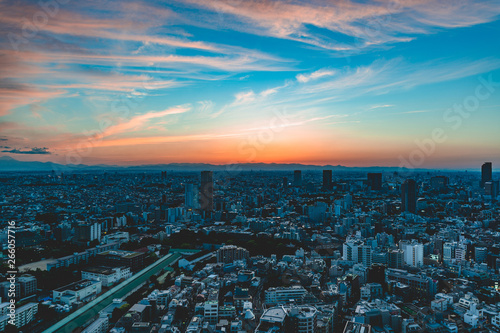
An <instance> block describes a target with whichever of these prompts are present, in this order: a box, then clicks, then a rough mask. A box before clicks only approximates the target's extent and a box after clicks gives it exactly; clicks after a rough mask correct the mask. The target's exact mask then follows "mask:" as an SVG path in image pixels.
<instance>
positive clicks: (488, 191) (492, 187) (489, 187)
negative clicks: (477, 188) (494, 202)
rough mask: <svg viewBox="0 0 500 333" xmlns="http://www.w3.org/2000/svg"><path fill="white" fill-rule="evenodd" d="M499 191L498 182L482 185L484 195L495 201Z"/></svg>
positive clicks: (499, 185)
mask: <svg viewBox="0 0 500 333" xmlns="http://www.w3.org/2000/svg"><path fill="white" fill-rule="evenodd" d="M499 189H500V184H499V181H498V180H494V181H489V182H486V183H484V194H485V195H489V196H491V198H492V199H495V198H496V197H497V196H498V193H499Z"/></svg>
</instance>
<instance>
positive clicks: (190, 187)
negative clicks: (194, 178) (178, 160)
mask: <svg viewBox="0 0 500 333" xmlns="http://www.w3.org/2000/svg"><path fill="white" fill-rule="evenodd" d="M194 198H195V195H194V184H185V185H184V206H185V207H186V208H194Z"/></svg>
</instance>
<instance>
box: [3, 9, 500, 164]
mask: <svg viewBox="0 0 500 333" xmlns="http://www.w3.org/2000/svg"><path fill="white" fill-rule="evenodd" d="M47 4H52V5H47ZM54 4H55V5H54ZM0 8H1V9H2V10H1V11H0V26H1V27H2V30H4V31H6V32H7V33H6V34H5V35H4V37H5V38H3V39H2V40H1V41H0V65H1V67H2V70H0V78H1V80H2V83H1V84H0V145H1V146H2V147H1V149H0V157H2V156H10V157H13V158H15V159H18V160H22V161H43V162H45V161H52V162H56V163H62V164H80V163H82V164H88V165H96V164H113V165H139V164H163V163H211V164H232V163H301V164H311V165H325V164H330V165H345V166H361V167H367V166H396V167H397V166H404V167H413V168H437V169H469V170H470V169H476V170H479V169H480V166H481V165H482V163H484V162H485V161H490V162H492V163H493V168H495V165H500V157H499V156H500V147H499V146H498V142H500V132H498V130H497V127H498V123H499V120H500V113H499V112H497V111H498V108H499V107H500V106H499V105H500V91H498V90H499V89H498V88H499V87H500V83H498V82H500V70H499V69H500V58H498V56H497V55H498V54H499V52H498V51H500V47H499V45H498V43H496V42H495V36H499V35H500V34H499V33H500V23H499V20H498V15H499V14H500V5H499V4H498V3H495V2H494V1H482V2H479V3H477V2H472V1H460V2H454V1H449V2H445V3H443V2H438V1H400V2H390V1H379V2H368V3H363V4H362V3H359V2H350V1H346V2H339V3H337V4H328V3H326V2H325V3H323V2H306V1H302V2H288V1H284V2H280V1H241V0H234V1H201V2H195V1H188V2H180V1H169V2H167V3H162V2H148V3H145V2H136V1H134V2H128V3H127V4H122V3H118V2H115V1H102V2H95V3H94V2H91V3H85V2H83V3H76V2H68V3H66V4H62V3H58V2H40V3H38V2H35V1H33V2H32V1H22V2H16V3H14V2H11V1H6V2H2V3H1V4H0ZM33 27H34V29H32V30H29V29H30V28H33Z"/></svg>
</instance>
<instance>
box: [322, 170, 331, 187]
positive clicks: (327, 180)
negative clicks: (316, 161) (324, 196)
mask: <svg viewBox="0 0 500 333" xmlns="http://www.w3.org/2000/svg"><path fill="white" fill-rule="evenodd" d="M323 189H324V190H331V189H332V170H323Z"/></svg>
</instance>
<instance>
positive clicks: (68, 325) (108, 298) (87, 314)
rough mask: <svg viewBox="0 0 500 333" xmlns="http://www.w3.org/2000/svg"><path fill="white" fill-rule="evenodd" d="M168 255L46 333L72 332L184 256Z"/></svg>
mask: <svg viewBox="0 0 500 333" xmlns="http://www.w3.org/2000/svg"><path fill="white" fill-rule="evenodd" d="M170 252H171V253H169V254H168V255H166V256H165V257H163V258H161V259H159V260H157V261H156V262H154V263H153V264H151V265H149V266H148V267H146V268H144V269H143V270H142V271H140V272H138V273H137V274H135V275H133V276H132V277H130V278H129V279H127V280H125V281H123V282H122V283H120V284H119V285H117V286H115V287H114V288H112V289H111V290H109V291H107V292H106V293H104V294H102V295H101V296H99V297H97V298H96V299H95V300H93V301H91V302H90V303H88V304H87V305H85V306H83V307H82V308H80V309H78V310H77V311H75V312H73V313H72V314H70V315H69V316H67V317H66V318H64V319H63V320H61V321H59V322H58V323H56V324H55V325H53V326H51V327H49V328H48V329H47V330H45V331H44V333H53V332H54V333H71V332H72V331H73V330H74V329H76V328H78V327H82V326H83V325H84V324H85V323H87V322H88V321H89V320H91V319H92V318H94V317H95V316H97V315H98V314H99V311H101V310H102V309H104V308H105V307H107V306H108V305H109V304H111V303H112V302H113V299H115V298H123V297H125V295H127V294H128V293H129V292H131V291H132V290H134V289H135V288H137V287H138V286H139V285H141V284H142V283H144V282H145V281H147V280H148V279H149V278H150V277H151V276H152V275H154V274H156V273H158V272H160V271H161V270H162V269H164V268H165V267H167V266H169V265H171V264H172V263H174V262H175V261H177V260H178V259H179V258H181V257H182V254H180V253H179V252H177V251H170Z"/></svg>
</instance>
